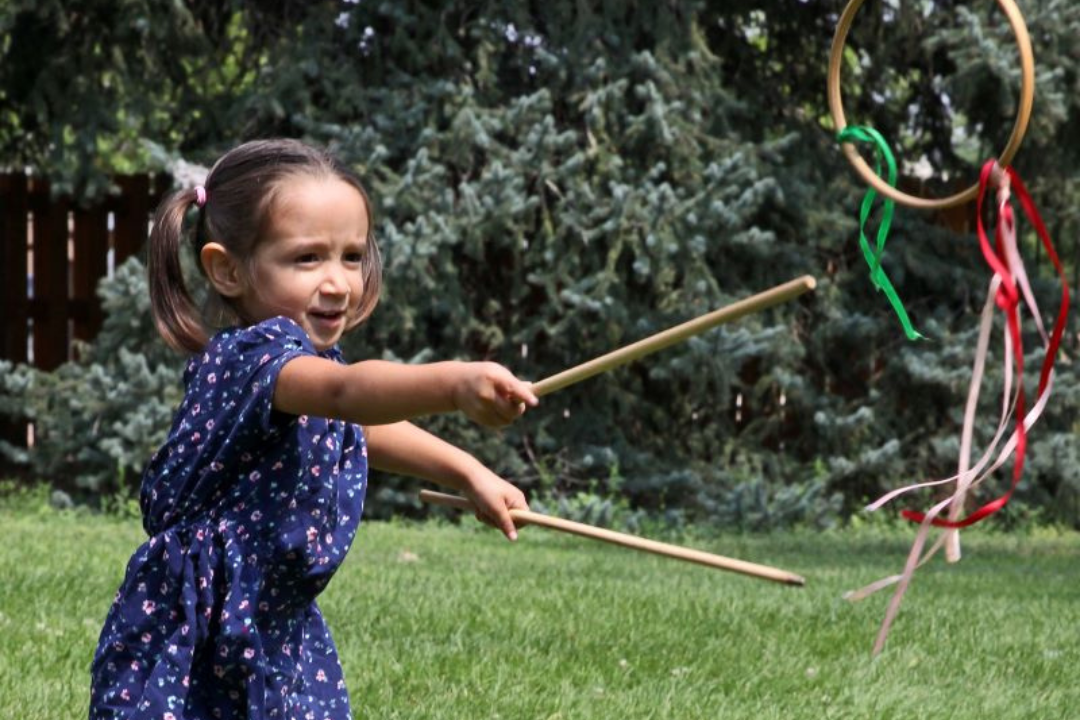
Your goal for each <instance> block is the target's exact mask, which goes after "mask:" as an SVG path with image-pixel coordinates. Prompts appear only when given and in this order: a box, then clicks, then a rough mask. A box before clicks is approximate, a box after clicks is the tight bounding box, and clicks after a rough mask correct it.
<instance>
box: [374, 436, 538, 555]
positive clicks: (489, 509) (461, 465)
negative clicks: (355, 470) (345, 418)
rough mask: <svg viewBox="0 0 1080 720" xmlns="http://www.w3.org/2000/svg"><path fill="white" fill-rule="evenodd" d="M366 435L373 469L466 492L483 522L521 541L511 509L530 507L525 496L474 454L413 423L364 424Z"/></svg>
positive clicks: (508, 536) (478, 517) (477, 515)
mask: <svg viewBox="0 0 1080 720" xmlns="http://www.w3.org/2000/svg"><path fill="white" fill-rule="evenodd" d="M364 435H365V437H366V438H367V447H368V463H369V464H370V466H371V467H373V468H376V469H378V470H385V471H386V472H392V473H395V474H398V475H409V476H412V477H417V478H421V479H424V480H430V481H432V482H435V483H438V484H440V485H444V486H446V487H449V488H452V489H454V490H457V491H459V492H462V493H464V494H465V495H466V496H467V497H468V498H469V500H471V501H472V503H473V505H475V506H476V508H477V510H476V517H477V519H478V520H480V521H482V522H485V523H487V524H488V525H491V526H492V527H495V528H497V529H499V530H501V531H502V533H503V534H504V535H506V537H507V538H509V539H511V540H515V539H517V531H516V530H515V528H514V521H513V519H512V518H511V517H510V513H509V512H508V511H509V510H510V509H511V508H518V509H521V510H528V509H529V504H528V503H527V502H526V501H525V496H524V495H523V494H522V492H521V491H520V490H518V489H517V488H516V487H514V486H513V485H511V484H510V483H508V482H506V481H505V480H503V479H502V478H500V477H499V476H498V475H496V474H495V473H493V472H491V471H490V470H488V469H487V468H486V467H484V465H483V464H482V463H481V462H480V461H479V460H477V459H476V458H474V457H473V456H472V455H469V454H468V453H467V452H465V451H464V450H461V449H460V448H457V447H455V446H453V445H451V444H450V443H448V442H446V441H444V440H440V439H439V438H437V437H435V436H434V435H432V434H431V433H429V432H427V431H425V430H422V429H420V428H418V427H417V426H415V425H413V424H412V423H408V422H399V423H394V424H392V425H376V426H372V427H365V428H364Z"/></svg>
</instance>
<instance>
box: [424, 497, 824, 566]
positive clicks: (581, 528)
mask: <svg viewBox="0 0 1080 720" xmlns="http://www.w3.org/2000/svg"><path fill="white" fill-rule="evenodd" d="M420 500H422V501H423V502H429V503H434V504H436V505H445V506H447V507H454V508H460V509H461V510H473V511H475V510H476V508H475V507H473V504H472V503H471V502H469V501H468V500H467V499H465V498H463V497H459V496H457V495H447V494H445V493H440V492H433V491H431V490H421V491H420ZM510 517H511V518H513V520H514V524H515V525H517V526H518V527H521V526H522V525H541V526H543V527H546V528H550V529H552V530H560V531H562V532H567V533H571V534H574V535H581V536H582V537H587V538H592V539H593V540H602V541H603V542H608V543H612V544H614V545H622V546H623V547H628V548H632V549H634V550H642V551H644V552H651V553H655V554H657V555H663V556H665V557H670V558H675V559H677V560H685V561H687V562H692V563H697V564H699V565H707V566H709V567H714V568H719V569H721V570H730V571H732V572H737V573H742V574H743V575H752V576H754V577H759V578H762V579H764V580H773V581H774V582H779V583H784V584H787V585H805V584H806V580H805V579H803V578H802V577H800V576H798V575H795V574H793V573H789V572H787V571H785V570H778V569H776V568H773V567H769V566H767V565H758V564H756V563H751V562H746V561H744V560H735V559H733V558H727V557H724V556H722V555H713V554H712V553H707V552H702V551H701V550H691V549H690V548H684V547H679V546H678V545H669V544H668V543H662V542H657V541H655V540H646V539H645V538H639V537H636V536H634V535H627V534H625V533H620V532H615V531H614V530H605V529H604V528H598V527H595V526H593V525H585V524H584V523H579V522H574V521H572V520H563V519H562V518H556V517H551V516H549V515H541V514H540V513H535V512H531V511H529V510H511V511H510Z"/></svg>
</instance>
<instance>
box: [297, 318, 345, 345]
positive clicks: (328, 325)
mask: <svg viewBox="0 0 1080 720" xmlns="http://www.w3.org/2000/svg"><path fill="white" fill-rule="evenodd" d="M305 319H306V320H307V323H306V325H307V328H306V329H307V331H308V335H309V336H310V337H311V341H312V342H313V343H314V344H315V345H316V346H322V347H319V350H325V349H327V348H329V347H331V346H333V344H334V343H336V342H337V341H338V340H339V339H340V338H341V333H342V332H344V330H345V316H344V315H337V316H335V317H333V318H328V317H323V316H320V315H308V316H307V317H306V318H305Z"/></svg>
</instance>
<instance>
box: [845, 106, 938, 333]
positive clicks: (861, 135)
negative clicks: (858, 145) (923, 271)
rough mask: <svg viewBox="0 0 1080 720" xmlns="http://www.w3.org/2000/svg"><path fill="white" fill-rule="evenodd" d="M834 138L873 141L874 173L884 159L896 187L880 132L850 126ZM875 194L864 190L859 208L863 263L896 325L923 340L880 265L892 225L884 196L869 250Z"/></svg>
mask: <svg viewBox="0 0 1080 720" xmlns="http://www.w3.org/2000/svg"><path fill="white" fill-rule="evenodd" d="M836 139H837V140H838V141H839V142H842V143H845V142H864V143H871V144H873V145H874V172H875V173H877V175H878V176H879V177H880V176H881V159H882V158H884V159H885V164H886V166H887V168H888V171H889V173H888V175H887V176H886V181H887V182H888V183H889V186H890V187H896V159H895V158H894V157H893V154H892V151H891V150H889V144H888V143H886V142H885V138H883V137H882V136H881V133H879V132H878V131H877V130H875V129H873V128H869V127H861V126H858V125H854V126H848V127H846V128H844V129H843V130H841V131H840V133H839V134H838V135H837V136H836ZM876 197H877V191H876V190H874V188H873V187H870V188H869V189H868V190H867V191H866V195H864V196H863V201H862V207H861V208H860V209H859V247H861V248H862V253H863V257H864V258H865V259H866V264H867V265H869V266H870V280H871V282H873V283H874V287H875V288H877V289H878V290H879V291H882V292H884V293H885V296H886V297H887V298H889V303H890V304H891V305H892V308H893V311H894V312H895V313H896V317H897V318H899V320H900V324H901V325H903V326H904V334H905V335H906V336H907V339H908V340H925V339H926V336H925V335H923V334H922V333H920V332H919V331H918V330H916V329H915V328H914V327H913V326H912V324H911V320H910V318H908V314H907V310H905V309H904V303H903V302H901V301H900V296H899V295H897V294H896V289H895V288H893V285H892V283H891V282H889V278H888V276H887V275H885V270H884V269H883V268H882V267H881V255H882V254H883V253H884V252H885V240H886V238H888V236H889V228H890V227H891V226H892V218H893V206H894V205H895V203H894V202H893V201H892V199H891V198H885V201H884V203H882V208H881V224H880V225H878V231H877V245H876V247H875V248H873V249H871V247H870V242H869V241H868V240H867V239H866V221H867V220H868V219H869V218H870V210H871V208H872V207H873V205H874V198H876Z"/></svg>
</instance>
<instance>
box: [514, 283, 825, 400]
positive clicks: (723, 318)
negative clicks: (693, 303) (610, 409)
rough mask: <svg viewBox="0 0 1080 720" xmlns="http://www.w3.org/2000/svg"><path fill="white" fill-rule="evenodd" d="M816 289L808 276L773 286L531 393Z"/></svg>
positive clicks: (583, 366)
mask: <svg viewBox="0 0 1080 720" xmlns="http://www.w3.org/2000/svg"><path fill="white" fill-rule="evenodd" d="M816 286H817V281H816V280H814V278H813V277H811V276H810V275H803V276H802V277H800V278H796V279H794V280H790V281H788V282H786V283H784V284H783V285H777V286H776V287H774V288H772V289H770V290H766V291H764V292H760V293H758V294H757V295H752V296H751V297H748V298H746V299H744V300H740V301H738V302H736V303H734V304H732V305H728V306H726V307H722V308H720V309H719V310H713V311H712V312H710V313H707V314H705V315H702V316H701V317H697V318H694V319H693V320H688V321H686V322H684V323H682V324H681V325H676V326H675V327H671V328H668V329H667V330H662V331H661V332H658V333H656V334H655V335H652V336H650V337H647V338H645V339H644V340H638V341H637V342H635V343H633V344H631V345H627V346H626V347H623V348H619V349H618V350H613V351H612V352H609V353H607V354H606V355H601V356H600V357H598V358H594V359H592V360H589V361H588V362H585V363H582V364H581V365H578V366H576V367H573V368H570V369H569V370H564V371H563V372H561V373H558V374H556V375H552V376H551V377H549V378H545V379H543V380H541V381H540V382H537V383H534V384H533V386H532V389H533V392H535V393H536V395H537V396H538V397H539V396H541V395H547V394H548V393H553V392H555V391H556V390H562V389H563V388H564V387H566V386H567V385H573V384H574V383H577V382H581V381H582V380H585V379H587V378H591V377H592V376H593V375H598V374H600V373H602V372H607V371H608V370H611V369H613V368H616V367H619V366H620V365H625V364H626V363H628V362H631V361H633V360H637V359H638V358H642V357H644V356H646V355H650V354H652V353H654V352H656V351H658V350H663V349H664V348H666V347H669V346H671V345H674V344H675V343H678V342H682V341H683V340H686V339H687V338H689V337H693V336H694V335H700V334H701V333H703V332H705V331H706V330H710V329H712V328H714V327H716V326H717V325H721V324H723V323H728V322H732V321H734V320H738V319H739V318H741V317H743V316H744V315H749V314H750V313H755V312H758V311H760V310H764V309H765V308H768V307H772V306H773V305H779V304H780V303H782V302H787V301H788V300H792V299H794V298H796V297H798V296H799V295H802V294H803V293H805V292H808V291H810V290H813V289H814V288H815V287H816Z"/></svg>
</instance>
